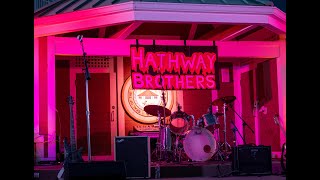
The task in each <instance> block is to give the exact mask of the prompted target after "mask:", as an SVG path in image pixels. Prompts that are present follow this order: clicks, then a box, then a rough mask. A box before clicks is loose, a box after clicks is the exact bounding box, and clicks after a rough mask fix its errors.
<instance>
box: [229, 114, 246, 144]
mask: <svg viewBox="0 0 320 180" xmlns="http://www.w3.org/2000/svg"><path fill="white" fill-rule="evenodd" d="M231 124H232V125H233V128H232V132H233V134H234V146H237V138H236V131H237V132H238V134H239V136H240V137H241V139H242V140H243V142H245V140H244V138H243V136H242V135H241V133H240V132H239V130H238V128H237V126H236V125H235V123H234V122H233V121H232V120H231Z"/></svg>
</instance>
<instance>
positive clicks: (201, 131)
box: [183, 127, 218, 161]
mask: <svg viewBox="0 0 320 180" xmlns="http://www.w3.org/2000/svg"><path fill="white" fill-rule="evenodd" d="M183 149H184V151H185V153H186V154H187V156H188V157H189V158H190V159H191V160H193V161H207V160H209V159H210V158H211V157H212V156H213V155H214V154H215V153H216V152H217V150H218V149H217V142H216V140H215V139H214V137H213V135H212V133H211V132H210V131H209V130H207V129H205V128H201V127H194V128H193V129H192V130H190V131H188V132H187V134H186V137H185V139H184V141H183Z"/></svg>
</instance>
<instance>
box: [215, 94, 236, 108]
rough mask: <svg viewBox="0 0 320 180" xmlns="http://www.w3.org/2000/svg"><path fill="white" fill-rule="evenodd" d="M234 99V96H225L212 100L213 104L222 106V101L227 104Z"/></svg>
mask: <svg viewBox="0 0 320 180" xmlns="http://www.w3.org/2000/svg"><path fill="white" fill-rule="evenodd" d="M234 100H236V97H235V96H225V97H222V98H219V99H216V100H214V101H213V102H212V105H213V106H222V105H223V104H224V103H226V104H229V103H232V102H233V101H234Z"/></svg>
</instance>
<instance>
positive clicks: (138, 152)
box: [114, 136, 151, 178]
mask: <svg viewBox="0 0 320 180" xmlns="http://www.w3.org/2000/svg"><path fill="white" fill-rule="evenodd" d="M114 144H115V146H114V147H115V151H114V152H115V153H114V156H115V158H114V159H115V160H116V161H124V162H125V166H126V172H127V177H128V178H150V177H151V154H150V138H149V137H147V136H116V137H115V143H114Z"/></svg>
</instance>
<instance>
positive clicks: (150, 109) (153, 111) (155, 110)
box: [143, 105, 171, 117]
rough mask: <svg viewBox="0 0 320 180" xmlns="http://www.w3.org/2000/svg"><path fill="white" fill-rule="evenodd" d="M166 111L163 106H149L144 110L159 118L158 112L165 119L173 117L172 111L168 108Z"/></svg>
mask: <svg viewBox="0 0 320 180" xmlns="http://www.w3.org/2000/svg"><path fill="white" fill-rule="evenodd" d="M164 109H165V111H164V110H163V106H158V105H147V106H145V107H144V108H143V110H144V111H145V112H146V113H148V114H150V115H153V116H158V111H159V113H160V117H164V115H165V116H166V117H167V116H170V115H171V111H170V110H169V109H167V108H164Z"/></svg>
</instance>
